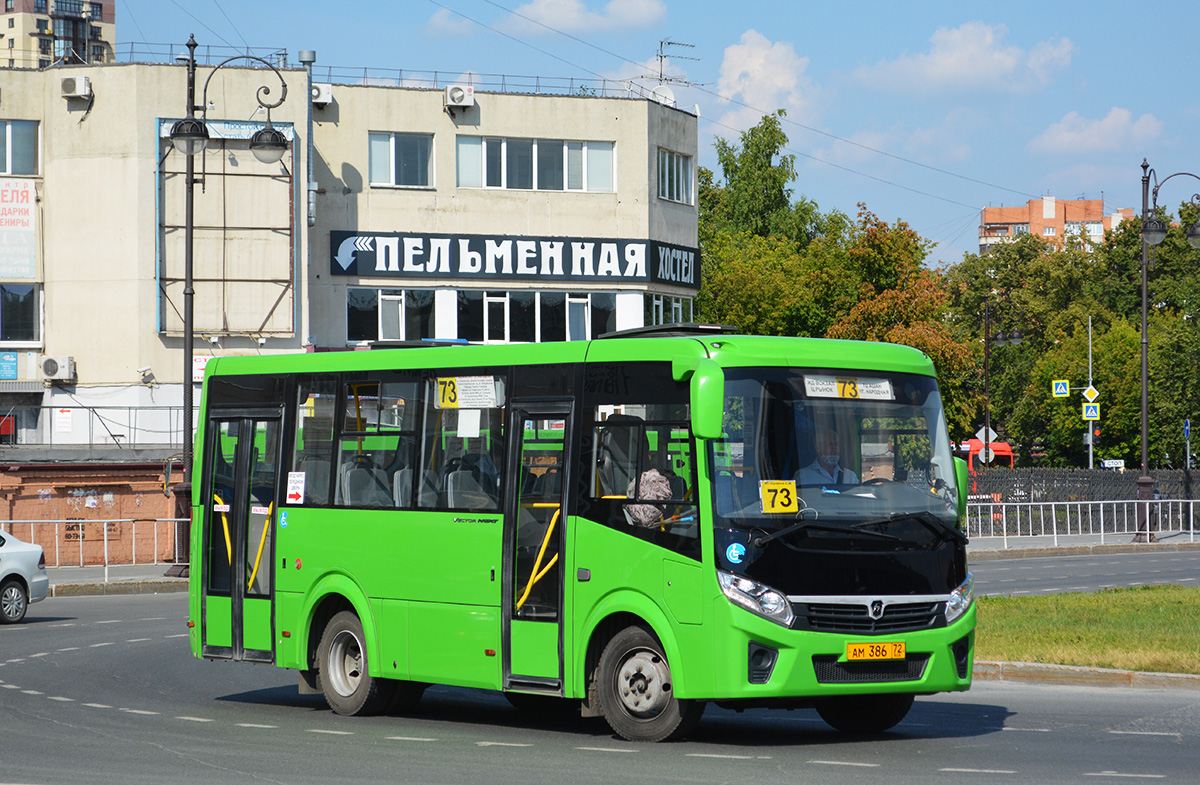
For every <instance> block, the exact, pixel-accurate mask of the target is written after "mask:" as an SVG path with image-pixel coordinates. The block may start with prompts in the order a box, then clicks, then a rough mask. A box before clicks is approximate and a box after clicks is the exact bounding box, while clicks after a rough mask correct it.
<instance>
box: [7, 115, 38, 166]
mask: <svg viewBox="0 0 1200 785" xmlns="http://www.w3.org/2000/svg"><path fill="white" fill-rule="evenodd" d="M37 162H38V124H37V123H36V122H35V121H33V120H7V121H5V120H0V174H30V175H32V174H37V172H38V168H37Z"/></svg>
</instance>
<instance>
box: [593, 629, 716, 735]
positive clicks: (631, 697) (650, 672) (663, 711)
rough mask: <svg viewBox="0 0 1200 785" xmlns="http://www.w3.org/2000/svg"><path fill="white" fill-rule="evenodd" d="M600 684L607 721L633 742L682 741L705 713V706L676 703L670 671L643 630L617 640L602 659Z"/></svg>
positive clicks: (627, 631) (622, 633)
mask: <svg viewBox="0 0 1200 785" xmlns="http://www.w3.org/2000/svg"><path fill="white" fill-rule="evenodd" d="M597 678H598V680H599V683H598V690H597V691H598V693H599V697H600V708H601V710H603V712H604V719H605V720H606V721H607V722H608V724H609V727H611V728H612V729H613V731H615V732H616V733H617V735H618V736H621V737H622V738H624V739H628V740H629V741H671V740H674V739H680V738H683V737H684V736H686V735H687V734H688V733H690V732H691V730H692V729H693V728H695V727H696V723H698V722H699V721H700V716H701V715H702V714H703V713H704V703H703V702H702V701H689V700H680V699H678V698H676V697H675V693H674V690H673V689H672V682H671V666H670V664H668V662H667V658H666V655H664V654H663V650H662V646H661V645H660V644H659V642H658V640H657V639H656V638H655V637H654V635H652V634H651V633H650V631H649V630H647V629H646V628H644V627H626V628H625V629H623V630H621V631H620V632H618V633H617V634H616V635H614V636H613V638H612V640H610V641H609V642H608V645H607V646H605V647H604V651H603V652H602V653H601V655H600V663H599V667H598V668H597Z"/></svg>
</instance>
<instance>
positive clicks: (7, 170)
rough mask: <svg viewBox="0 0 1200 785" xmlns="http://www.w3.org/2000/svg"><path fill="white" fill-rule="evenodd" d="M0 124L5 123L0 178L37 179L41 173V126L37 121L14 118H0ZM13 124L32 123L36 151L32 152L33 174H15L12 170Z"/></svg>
mask: <svg viewBox="0 0 1200 785" xmlns="http://www.w3.org/2000/svg"><path fill="white" fill-rule="evenodd" d="M0 122H2V123H5V124H6V125H7V127H6V128H5V131H4V167H3V168H0V176H4V177H39V176H40V175H41V173H42V124H41V122H39V121H37V120H20V119H17V118H15V117H0ZM13 123H33V125H34V139H35V142H34V144H36V145H37V149H36V150H35V151H34V162H33V172H32V173H24V174H15V173H14V172H13V170H12V165H13V131H12V124H13Z"/></svg>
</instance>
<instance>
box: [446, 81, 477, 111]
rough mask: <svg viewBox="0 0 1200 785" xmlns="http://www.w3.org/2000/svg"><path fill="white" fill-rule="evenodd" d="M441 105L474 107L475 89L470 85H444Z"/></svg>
mask: <svg viewBox="0 0 1200 785" xmlns="http://www.w3.org/2000/svg"><path fill="white" fill-rule="evenodd" d="M443 104H444V105H445V106H449V107H467V106H474V105H475V88H474V87H472V86H471V85H465V84H452V85H446V92H445V97H444V99H443Z"/></svg>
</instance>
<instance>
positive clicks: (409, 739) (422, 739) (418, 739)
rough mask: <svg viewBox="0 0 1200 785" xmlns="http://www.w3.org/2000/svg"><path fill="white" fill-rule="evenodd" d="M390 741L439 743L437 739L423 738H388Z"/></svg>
mask: <svg viewBox="0 0 1200 785" xmlns="http://www.w3.org/2000/svg"><path fill="white" fill-rule="evenodd" d="M385 738H387V739H388V740H389V741H437V739H426V738H423V737H421V736H386V737H385Z"/></svg>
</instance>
